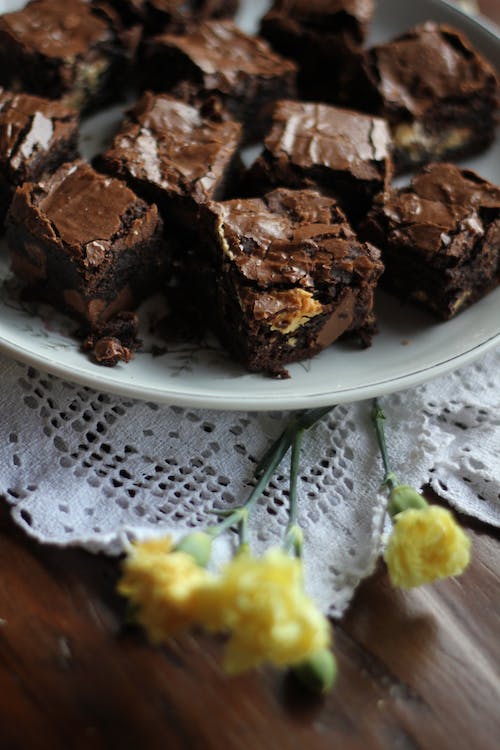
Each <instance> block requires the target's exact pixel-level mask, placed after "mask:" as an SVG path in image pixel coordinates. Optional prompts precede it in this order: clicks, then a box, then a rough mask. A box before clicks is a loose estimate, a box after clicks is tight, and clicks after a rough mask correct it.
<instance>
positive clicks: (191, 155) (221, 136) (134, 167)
mask: <svg viewBox="0 0 500 750" xmlns="http://www.w3.org/2000/svg"><path fill="white" fill-rule="evenodd" d="M240 138H241V125H240V124H239V123H236V122H231V121H227V122H217V121H213V120H210V119H209V118H206V117H203V116H202V115H201V114H200V113H199V111H198V110H197V109H195V108H194V107H192V106H190V105H189V104H186V103H185V102H182V101H178V100H176V99H173V98H172V97H171V96H169V95H168V94H157V95H155V94H152V93H150V92H146V93H145V94H144V95H143V97H142V98H141V99H140V100H139V102H138V103H137V104H136V105H135V106H134V107H133V108H132V109H131V110H130V111H129V112H128V114H127V117H126V119H125V121H124V122H123V124H122V127H121V128H120V131H119V132H118V134H117V135H116V136H115V138H114V140H113V143H112V145H111V148H110V149H109V150H108V151H107V152H106V153H105V154H103V155H102V157H100V158H99V159H98V160H97V161H96V164H97V166H98V167H99V168H100V169H101V170H103V171H106V172H108V173H110V174H113V175H115V176H117V177H121V178H123V179H124V180H125V181H126V182H127V183H128V185H129V186H130V187H131V188H132V189H133V190H134V191H135V192H137V193H138V194H139V195H140V196H142V197H143V198H145V199H146V200H148V201H153V202H155V203H157V205H158V207H159V208H160V211H161V212H162V214H163V215H164V218H166V219H167V220H168V221H169V222H177V223H180V224H182V225H186V224H187V225H188V226H189V225H191V226H192V225H193V222H194V223H195V222H196V217H197V206H198V204H199V203H203V202H206V201H208V200H211V199H215V200H219V199H221V198H224V197H226V192H227V190H228V186H229V184H230V182H231V177H232V175H233V172H235V171H236V170H237V169H238V165H239V157H238V155H237V152H238V146H239V142H240Z"/></svg>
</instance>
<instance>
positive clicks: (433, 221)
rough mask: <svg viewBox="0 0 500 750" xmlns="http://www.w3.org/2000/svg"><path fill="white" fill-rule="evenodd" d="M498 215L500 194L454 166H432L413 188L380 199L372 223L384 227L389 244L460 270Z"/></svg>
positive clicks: (476, 177)
mask: <svg viewBox="0 0 500 750" xmlns="http://www.w3.org/2000/svg"><path fill="white" fill-rule="evenodd" d="M494 214H497V215H500V188H498V187H496V186H495V185H492V184H491V183H490V182H488V181H487V180H484V179H482V178H481V177H479V175H477V174H476V173H475V172H472V171H470V170H461V169H459V168H458V167H457V166H455V165H454V164H431V165H429V166H427V167H426V168H424V169H423V170H422V171H421V172H420V173H419V174H417V175H415V177H414V178H413V180H412V183H411V186H409V187H407V188H403V189H392V190H388V191H387V192H386V193H385V194H384V195H381V196H379V197H378V199H377V201H376V204H375V207H374V210H373V212H372V214H371V215H370V216H369V218H368V223H371V222H373V221H374V220H375V221H376V224H377V225H380V226H381V227H382V225H383V230H382V231H383V233H384V234H386V237H387V239H386V242H387V243H389V244H395V245H397V246H398V247H408V248H409V249H411V251H412V252H413V253H417V254H419V255H422V256H423V257H425V258H426V259H428V260H430V259H431V258H432V257H433V256H436V255H437V254H439V256H440V258H439V261H440V263H443V262H444V261H445V259H447V262H449V263H452V264H454V263H455V262H456V261H457V259H460V258H461V259H463V256H464V253H469V252H471V251H472V249H473V239H474V237H477V236H481V235H482V234H483V233H484V230H485V226H484V224H485V218H486V222H488V221H490V220H491V216H492V215H494ZM377 239H378V240H380V241H382V237H378V238H377Z"/></svg>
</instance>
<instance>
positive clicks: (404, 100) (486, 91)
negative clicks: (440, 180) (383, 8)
mask: <svg viewBox="0 0 500 750" xmlns="http://www.w3.org/2000/svg"><path fill="white" fill-rule="evenodd" d="M356 91H357V93H358V94H359V99H358V104H359V106H360V107H363V108H368V109H369V111H371V112H374V113H376V114H378V115H380V116H382V117H385V118H387V120H388V121H389V123H390V126H391V130H392V134H393V138H394V143H395V163H396V167H397V169H398V171H400V172H401V171H404V170H407V169H413V168H415V167H417V166H419V165H422V164H425V163H427V162H430V161H446V160H451V159H456V158H459V157H463V156H466V155H469V154H474V153H476V152H479V151H481V150H482V149H484V148H486V147H487V146H488V145H489V144H490V143H491V142H492V141H493V139H494V135H495V126H496V121H497V112H498V102H499V83H498V78H497V75H496V73H495V70H494V69H493V67H492V65H490V64H489V63H488V62H487V60H485V59H484V58H483V57H482V55H481V54H480V53H479V52H477V51H476V50H475V49H474V48H473V47H472V45H471V44H470V42H469V41H468V40H467V39H466V37H465V36H464V35H463V34H462V33H461V32H460V31H456V30H455V29H452V28H450V27H448V26H440V25H438V24H436V23H431V22H429V23H426V24H423V25H422V26H417V27H415V28H414V29H411V30H410V31H408V32H407V33H406V34H403V35H402V36H400V37H398V38H397V39H394V40H392V41H390V42H387V43H386V44H381V45H378V46H376V47H373V48H372V49H371V50H369V51H368V53H367V54H366V58H365V62H364V65H363V74H362V76H361V80H360V81H359V82H358V86H357V87H356Z"/></svg>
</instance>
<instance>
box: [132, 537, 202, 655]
mask: <svg viewBox="0 0 500 750" xmlns="http://www.w3.org/2000/svg"><path fill="white" fill-rule="evenodd" d="M210 579H211V576H210V574H209V573H207V571H206V570H204V569H203V568H200V567H199V566H198V565H197V564H196V562H195V560H194V559H193V558H192V557H191V555H188V554H186V553H185V552H175V551H172V540H171V539H170V538H166V539H152V540H149V541H146V542H142V543H137V544H135V545H134V546H133V548H132V551H131V553H130V554H129V556H128V557H127V559H126V560H125V562H124V565H123V576H122V578H121V580H120V582H119V584H118V591H119V593H120V594H122V595H123V596H126V597H128V599H129V600H130V602H131V604H132V605H133V606H134V608H135V609H136V612H135V619H136V620H137V622H138V623H139V624H140V625H142V626H143V627H144V628H145V630H146V631H147V633H148V635H149V637H150V639H151V640H152V641H153V642H157V643H158V642H161V641H164V640H166V639H167V638H168V637H169V636H171V635H175V634H176V633H178V632H179V631H181V630H183V629H184V628H186V627H189V626H190V625H192V624H193V623H194V622H195V620H196V596H197V593H198V591H199V589H200V588H201V587H202V586H204V585H205V584H206V583H207V582H208V581H209V580H210Z"/></svg>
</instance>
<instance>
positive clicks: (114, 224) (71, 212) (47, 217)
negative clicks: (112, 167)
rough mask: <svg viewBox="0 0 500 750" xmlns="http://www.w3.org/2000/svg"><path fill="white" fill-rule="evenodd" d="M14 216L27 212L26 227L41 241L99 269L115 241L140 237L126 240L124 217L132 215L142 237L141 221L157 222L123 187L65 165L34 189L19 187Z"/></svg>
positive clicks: (77, 164)
mask: <svg viewBox="0 0 500 750" xmlns="http://www.w3.org/2000/svg"><path fill="white" fill-rule="evenodd" d="M15 201H16V210H17V211H19V209H20V208H23V207H25V209H26V210H27V211H28V212H29V214H30V216H29V221H30V223H35V224H36V225H38V226H39V227H41V228H43V232H44V235H46V236H47V237H50V238H51V240H52V241H53V242H54V243H56V244H57V245H60V246H63V247H64V248H65V250H66V252H69V253H71V255H72V256H73V257H75V259H79V260H80V261H81V262H82V263H84V264H85V265H89V266H93V267H96V266H99V265H100V264H101V263H103V262H104V261H105V259H106V256H107V254H108V250H109V248H110V247H111V246H112V245H113V246H116V241H117V239H118V238H122V239H123V240H124V241H125V244H132V243H134V244H135V243H136V242H137V240H138V235H134V236H132V235H130V236H128V232H127V231H126V230H125V228H124V216H126V215H130V216H131V217H133V216H134V215H135V216H136V217H137V219H140V221H138V222H137V223H138V226H137V227H135V228H134V229H135V231H137V232H140V233H143V232H144V229H145V227H144V223H143V221H142V219H143V217H148V218H149V220H148V222H147V223H148V224H150V223H151V222H155V221H156V220H157V216H156V214H157V211H156V208H155V207H154V206H153V207H148V206H146V204H144V203H143V201H141V200H140V199H139V198H137V196H136V195H134V193H133V192H132V191H131V190H129V188H128V187H127V186H126V185H125V183H123V182H121V181H120V180H116V179H113V178H112V177H106V176H103V175H100V174H98V173H97V172H95V171H94V170H93V169H92V167H90V166H89V165H88V164H86V163H85V162H74V163H68V164H65V165H63V166H62V167H61V168H60V169H59V170H58V171H57V172H56V173H55V174H54V175H52V176H51V177H48V178H46V179H45V180H43V181H42V182H41V183H40V184H39V185H37V186H36V187H35V186H34V185H32V184H31V183H26V184H25V185H22V186H21V187H20V188H19V189H18V191H17V193H16V196H15Z"/></svg>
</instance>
